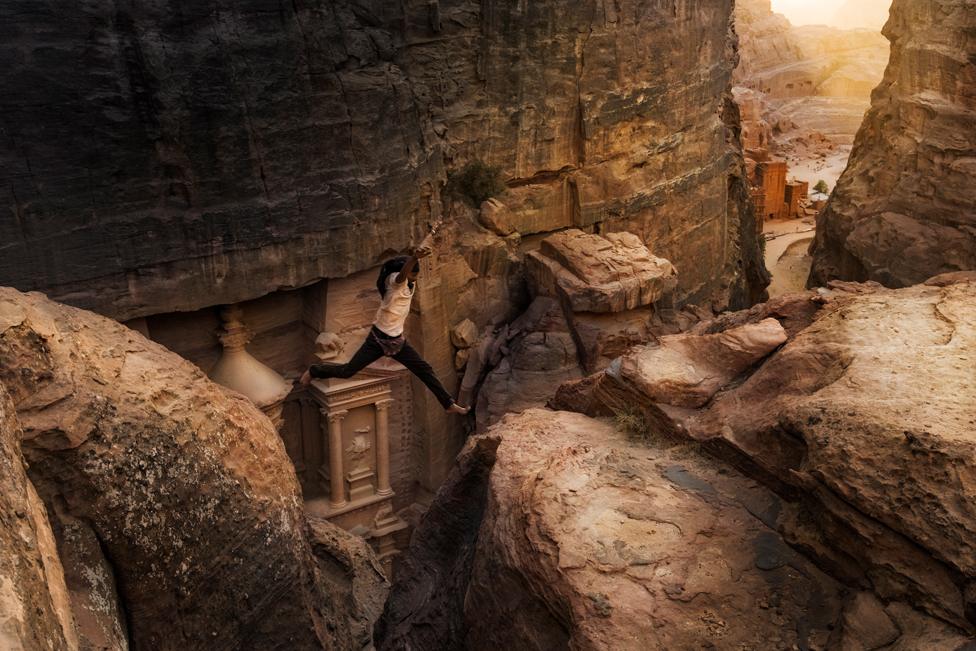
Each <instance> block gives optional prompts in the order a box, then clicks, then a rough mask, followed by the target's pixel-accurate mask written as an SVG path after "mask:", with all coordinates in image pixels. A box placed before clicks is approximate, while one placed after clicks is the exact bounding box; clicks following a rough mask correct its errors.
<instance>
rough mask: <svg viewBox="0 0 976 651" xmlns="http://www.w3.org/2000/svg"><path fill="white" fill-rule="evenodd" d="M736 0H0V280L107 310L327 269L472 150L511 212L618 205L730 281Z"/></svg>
mask: <svg viewBox="0 0 976 651" xmlns="http://www.w3.org/2000/svg"><path fill="white" fill-rule="evenodd" d="M731 5H732V3H731V1H730V0H722V1H721V2H711V1H709V2H705V1H703V0H696V1H694V2H677V1H674V0H672V1H669V2H665V3H658V4H657V5H655V6H654V7H651V8H647V7H643V5H642V4H641V3H637V2H630V1H628V2H622V3H606V2H602V1H600V0H588V1H587V2H583V3H579V2H575V1H574V2H570V1H569V0H547V1H546V2H533V3H529V4H525V3H495V2H484V3H479V2H473V1H470V0H467V1H459V2H439V1H438V0H433V1H427V0H412V1H410V2H404V3H392V4H391V3H384V2H379V0H369V1H365V2H363V1H360V2H349V1H346V0H342V1H339V2H332V1H323V0H315V1H313V2H295V3H280V2H272V1H270V0H259V1H257V2H249V3H244V4H240V3H238V4H235V5H233V6H225V5H224V4H221V3H216V2H212V1H208V2H200V3H195V4H193V5H192V6H181V7H179V8H178V9H173V8H172V7H171V6H170V4H168V3H165V2H149V3H142V4H140V5H138V6H136V5H131V6H130V5H120V4H114V5H113V4H111V3H108V4H106V3H94V4H93V3H88V4H76V5H72V6H65V5H63V3H57V2H53V0H45V1H43V2H35V3H31V4H30V6H27V5H25V4H24V3H6V4H4V5H3V6H2V7H0V23H2V24H3V28H2V34H3V37H4V38H3V39H2V45H0V51H2V52H3V60H4V61H6V62H8V65H6V66H3V67H2V70H0V84H2V86H3V87H4V89H5V90H6V92H5V93H4V95H3V98H2V99H0V109H2V112H3V114H4V125H3V129H4V131H3V133H4V138H3V139H2V141H0V167H2V168H3V169H5V170H8V172H7V173H5V174H4V176H3V177H2V179H0V183H2V186H3V194H4V196H5V197H7V198H6V199H5V201H7V202H8V206H9V209H10V212H9V215H8V217H5V218H4V219H3V220H0V242H3V244H2V245H0V246H2V249H3V252H4V255H3V256H2V257H0V283H3V284H9V285H13V286H16V287H18V288H21V289H25V290H26V289H41V290H44V291H45V292H47V293H49V294H50V295H51V296H52V297H55V298H58V299H60V300H63V301H66V302H69V303H72V304H75V305H78V306H82V307H86V308H91V309H94V310H96V311H99V312H101V313H104V314H107V315H111V316H113V317H116V318H119V319H127V318H132V317H136V316H140V315H145V314H154V313H160V312H170V311H176V310H192V309H196V308H200V307H203V306H206V305H213V304H218V303H232V302H237V301H241V300H245V299H249V298H255V297H257V296H261V295H264V294H266V293H268V292H270V291H273V290H276V289H279V288H282V287H297V286H301V285H304V284H307V283H309V282H311V281H313V280H315V279H318V278H322V277H338V276H345V275H347V274H349V273H350V272H353V271H357V270H361V269H367V268H370V267H372V266H374V265H375V264H376V263H377V261H378V260H379V259H380V258H381V257H382V256H383V255H386V254H388V252H389V251H391V250H398V249H402V248H404V247H406V246H407V245H408V244H409V243H410V241H411V239H412V238H413V237H416V236H417V235H418V233H419V232H420V230H421V229H422V228H423V226H424V223H425V222H426V221H427V220H429V219H430V218H431V217H432V216H434V215H438V214H441V213H442V212H443V211H444V205H443V198H444V193H443V188H444V186H445V185H446V182H447V177H448V172H449V171H450V170H456V169H458V168H460V167H461V166H462V165H463V164H464V163H466V162H468V161H472V160H483V161H485V162H487V163H489V164H493V165H497V166H499V167H500V168H501V170H502V173H503V176H504V178H505V179H506V181H507V184H508V187H509V191H508V193H507V199H506V200H507V201H508V202H509V203H510V204H511V207H512V208H513V210H514V211H515V213H516V215H517V217H518V219H519V224H520V230H522V231H525V232H527V233H531V232H538V231H551V230H556V229H560V228H564V227H567V226H577V227H592V226H594V225H595V224H599V223H602V224H603V226H602V228H604V230H619V229H624V228H626V229H628V230H631V231H633V232H636V233H638V234H639V235H640V236H641V237H643V238H644V239H645V240H646V241H647V242H648V243H649V245H650V246H651V247H652V249H653V250H655V251H656V252H658V253H659V254H660V255H663V256H665V257H667V258H668V259H670V260H672V261H673V262H674V263H675V265H676V266H677V267H678V269H679V271H681V276H680V278H681V283H682V285H681V289H682V294H683V295H684V296H686V297H695V298H697V299H701V300H708V299H712V298H715V299H716V300H717V301H719V302H720V303H723V304H725V303H728V302H730V301H731V302H732V303H733V304H738V305H741V304H744V303H747V302H750V301H752V300H755V299H756V298H758V297H759V296H760V294H761V293H762V289H763V287H764V285H765V282H766V278H765V274H764V270H763V267H762V262H761V259H760V255H759V250H758V244H757V243H756V241H755V240H756V237H755V229H754V228H752V217H751V209H750V207H749V204H748V201H747V197H746V195H745V193H744V192H741V191H739V190H738V186H739V185H741V179H740V176H741V171H740V167H739V159H740V154H739V151H738V145H737V141H736V139H735V138H734V137H732V135H731V134H732V132H733V131H734V130H735V129H736V128H737V124H736V120H737V118H736V117H735V115H734V113H731V112H728V111H724V110H723V104H724V103H725V102H726V99H727V98H725V96H726V95H727V93H728V91H729V85H730V75H731V68H732V65H733V59H734V50H733V42H732V40H731V31H730V13H731ZM723 118H724V121H723ZM448 210H449V209H448Z"/></svg>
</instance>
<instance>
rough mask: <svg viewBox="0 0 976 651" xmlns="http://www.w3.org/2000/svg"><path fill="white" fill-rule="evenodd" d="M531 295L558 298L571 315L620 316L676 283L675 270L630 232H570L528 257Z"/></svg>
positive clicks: (545, 242)
mask: <svg viewBox="0 0 976 651" xmlns="http://www.w3.org/2000/svg"><path fill="white" fill-rule="evenodd" d="M526 260H527V265H528V271H529V279H530V283H531V284H532V286H533V288H534V290H535V293H536V295H539V296H551V297H554V298H559V299H561V300H563V301H565V302H566V303H568V304H569V306H570V308H571V309H572V311H573V312H623V311H625V310H632V309H634V308H638V307H644V306H649V305H653V304H654V302H655V301H658V300H660V299H661V298H663V297H665V296H666V295H667V294H668V293H669V292H671V291H673V290H674V288H675V285H676V284H677V272H676V271H675V269H674V266H672V264H671V263H670V262H668V261H667V260H664V259H663V258H658V257H656V256H654V255H652V254H651V252H650V251H648V250H647V246H645V245H644V243H643V242H641V241H640V238H638V237H637V236H636V235H634V234H632V233H610V234H608V235H607V236H605V237H603V236H600V235H591V234H587V233H584V232H583V231H580V230H576V229H571V230H568V231H563V232H560V233H556V234H554V235H550V236H549V237H547V238H546V239H544V240H542V244H541V245H540V247H539V250H538V251H532V252H531V253H529V254H528V256H527V258H526Z"/></svg>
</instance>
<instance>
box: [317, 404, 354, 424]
mask: <svg viewBox="0 0 976 651" xmlns="http://www.w3.org/2000/svg"><path fill="white" fill-rule="evenodd" d="M322 415H323V416H325V417H326V418H328V419H329V422H330V423H339V422H341V421H342V419H343V418H345V417H346V416H348V415H349V410H348V409H339V410H337V411H329V410H328V409H326V408H325V407H322Z"/></svg>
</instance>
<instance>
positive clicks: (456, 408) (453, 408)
mask: <svg viewBox="0 0 976 651" xmlns="http://www.w3.org/2000/svg"><path fill="white" fill-rule="evenodd" d="M393 359H395V360H396V361H398V362H400V363H401V364H403V365H404V366H406V367H407V368H408V369H410V372H411V373H413V374H414V375H416V376H417V377H418V378H420V381H421V382H423V383H424V384H425V385H427V388H428V389H430V392H431V393H433V394H434V397H435V398H437V402H439V403H441V406H442V407H443V408H444V410H445V411H447V412H450V413H452V414H459V415H462V416H463V415H464V414H466V413H468V412H469V411H470V408H469V407H462V406H461V405H459V404H457V403H456V402H454V398H452V397H451V394H450V393H448V392H447V389H445V388H444V385H443V384H441V382H440V380H438V379H437V376H436V375H435V374H434V369H433V368H431V366H430V364H428V363H427V362H426V361H425V360H424V358H423V357H421V356H420V354H419V353H418V352H417V351H416V350H415V349H414V347H413V346H411V345H410V344H409V343H406V342H404V344H403V348H401V349H400V352H399V353H397V354H396V355H394V356H393Z"/></svg>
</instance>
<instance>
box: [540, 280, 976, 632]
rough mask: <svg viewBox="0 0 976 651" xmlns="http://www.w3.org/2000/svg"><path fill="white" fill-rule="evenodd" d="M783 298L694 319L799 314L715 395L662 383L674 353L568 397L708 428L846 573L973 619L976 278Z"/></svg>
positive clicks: (888, 595) (808, 540)
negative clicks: (667, 390)
mask: <svg viewBox="0 0 976 651" xmlns="http://www.w3.org/2000/svg"><path fill="white" fill-rule="evenodd" d="M780 302H781V305H780V306H779V307H778V308H776V309H775V310H770V309H766V308H762V307H761V306H757V308H754V309H752V310H750V311H748V312H744V313H740V314H736V315H728V316H725V317H721V318H720V319H717V320H716V321H714V322H712V323H703V324H700V325H699V326H696V328H695V329H694V330H693V332H692V333H691V334H689V335H684V337H692V338H693V337H700V338H701V343H702V345H704V344H706V343H707V340H708V338H709V337H713V336H714V334H705V333H709V332H712V333H714V332H724V333H726V334H732V333H734V332H736V330H735V329H739V330H741V329H743V328H756V327H759V325H761V324H762V323H765V321H761V319H766V318H768V317H769V316H773V317H774V318H775V317H777V315H778V316H779V318H782V319H784V324H785V319H786V318H787V317H788V318H790V321H791V322H792V324H791V327H790V328H789V329H788V332H787V338H788V341H787V342H786V344H785V345H784V346H783V347H782V348H781V349H779V350H778V351H776V352H775V353H774V354H772V355H770V356H769V357H767V358H766V359H765V360H764V361H763V362H762V363H761V364H760V365H758V367H756V368H754V369H750V370H747V371H746V372H744V373H736V371H738V369H737V368H733V366H732V365H730V364H727V362H718V360H720V359H722V357H721V356H713V357H711V358H710V359H709V361H715V362H718V363H719V364H720V365H727V366H728V370H729V373H728V375H727V376H726V377H732V376H734V375H737V377H735V378H734V379H733V380H730V381H729V382H728V383H726V384H725V386H724V387H723V388H722V389H721V390H720V391H718V392H717V393H715V394H714V395H713V397H712V398H711V400H710V401H709V402H707V403H702V402H701V400H697V399H696V398H697V396H696V394H695V393H694V392H693V391H691V390H686V391H685V392H684V393H683V394H681V395H683V396H685V398H686V400H685V403H684V404H681V402H680V401H679V400H677V399H675V398H674V396H673V395H670V394H668V395H663V396H662V395H660V392H657V393H655V392H654V391H652V390H651V389H654V388H656V387H661V386H674V384H673V382H672V381H671V378H670V375H669V372H668V367H667V366H662V367H661V369H660V371H658V370H657V369H655V368H654V367H653V365H644V366H642V367H641V368H640V370H641V371H642V373H641V374H640V376H639V379H640V382H637V381H636V378H635V377H632V376H628V375H625V374H623V373H620V372H618V370H617V369H616V365H614V366H611V367H610V369H608V370H607V371H606V372H605V373H604V374H602V375H600V376H597V377H594V378H590V379H588V380H585V381H583V382H581V383H577V384H575V385H570V386H567V387H565V388H564V389H563V390H562V391H561V392H560V395H559V397H558V399H557V404H558V405H559V406H562V407H568V406H573V405H576V408H577V409H580V410H582V411H587V412H589V413H593V414H605V413H612V412H619V411H620V410H621V405H628V404H629V405H639V406H640V409H639V410H638V412H639V415H640V416H641V417H642V418H644V419H645V422H647V423H648V424H649V426H650V427H651V428H652V429H653V430H654V431H655V432H658V433H659V434H660V435H665V436H673V437H676V438H678V439H688V438H690V439H692V440H694V441H697V442H699V443H701V444H702V445H704V447H705V449H707V450H708V451H710V452H711V453H712V454H714V455H716V456H718V457H721V458H724V459H727V460H729V461H730V462H732V463H733V464H735V465H737V466H739V467H740V468H743V469H744V470H745V471H746V472H747V473H748V474H750V475H752V476H753V477H755V478H756V479H759V480H761V481H762V482H764V483H765V484H767V485H769V486H772V487H774V488H775V489H776V490H777V491H778V492H779V493H780V494H781V495H784V496H786V497H787V498H788V501H789V504H790V507H789V509H787V510H788V511H792V515H790V516H789V517H784V519H783V521H782V522H781V523H780V525H779V527H780V530H781V531H782V532H783V533H784V534H785V535H786V536H787V538H788V539H789V540H790V541H791V542H792V543H794V544H796V545H799V546H800V547H801V548H802V549H805V550H807V551H808V552H809V553H811V554H813V556H814V557H815V558H817V559H818V562H819V563H820V564H821V565H822V566H825V567H828V568H830V570H831V572H832V573H833V574H834V575H835V576H838V577H840V578H842V579H843V580H844V581H845V582H847V583H849V584H855V585H859V586H861V587H863V588H864V589H867V590H870V591H872V592H874V593H876V594H877V595H879V596H880V597H881V598H882V599H883V600H885V601H905V602H907V603H911V604H913V605H914V606H916V607H918V608H920V609H921V610H924V611H925V612H927V613H929V614H930V615H932V616H935V617H938V618H940V619H942V620H944V621H947V622H951V623H952V624H954V625H955V626H956V627H958V628H960V629H962V630H968V631H970V632H971V631H973V630H974V629H976V609H974V605H973V594H974V593H973V588H972V586H973V585H974V580H976V564H974V559H976V555H974V550H973V549H972V540H973V530H974V529H976V513H974V512H973V510H972V509H971V508H970V507H969V506H968V504H969V503H970V502H971V501H972V499H971V492H972V491H971V485H972V480H971V479H970V478H969V475H970V474H971V470H970V469H971V467H973V465H974V461H976V459H974V458H973V454H974V448H973V446H972V444H971V441H970V439H971V436H970V434H971V431H972V426H973V409H972V406H973V405H974V404H976V376H974V375H973V373H972V359H971V350H972V348H973V346H974V344H976V330H974V328H973V326H972V324H973V323H976V311H974V310H976V282H974V281H973V280H972V278H971V277H967V276H965V275H957V276H955V277H945V278H941V279H938V280H937V281H936V282H934V283H933V285H929V286H918V287H913V288H910V289H903V290H897V291H894V290H886V289H884V288H882V287H881V286H880V285H877V284H868V285H854V284H837V285H834V286H833V289H832V290H830V291H822V292H820V293H810V294H808V295H796V296H795V297H792V298H791V297H784V298H783V299H781V301H780ZM791 304H792V305H793V307H788V306H789V305H791ZM804 305H805V306H806V307H802V306H804ZM787 308H788V309H787ZM804 321H807V322H808V323H809V325H806V326H804V325H803V322H804ZM749 324H755V325H749ZM728 328H735V329H731V330H730V329H728ZM685 344H686V346H687V347H688V348H689V349H691V350H697V349H698V347H697V346H696V345H695V343H694V342H692V341H687V340H685ZM713 375H714V374H713ZM675 406H679V407H683V408H682V409H676V408H674V407H675ZM784 513H786V511H784Z"/></svg>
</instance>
